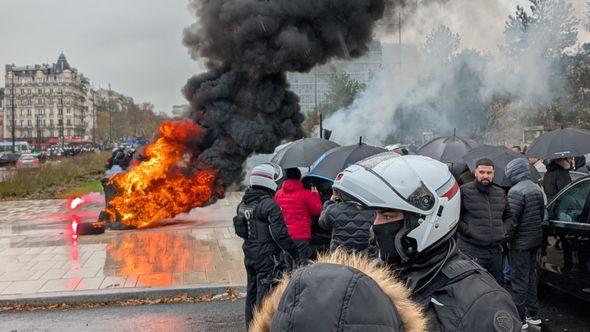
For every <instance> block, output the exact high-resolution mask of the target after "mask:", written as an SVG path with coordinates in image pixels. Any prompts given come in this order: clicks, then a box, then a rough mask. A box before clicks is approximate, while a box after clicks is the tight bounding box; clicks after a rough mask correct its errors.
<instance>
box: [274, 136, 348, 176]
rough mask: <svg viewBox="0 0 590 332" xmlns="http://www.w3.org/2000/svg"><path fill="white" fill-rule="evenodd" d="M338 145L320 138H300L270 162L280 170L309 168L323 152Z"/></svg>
mask: <svg viewBox="0 0 590 332" xmlns="http://www.w3.org/2000/svg"><path fill="white" fill-rule="evenodd" d="M338 146H339V145H338V144H336V143H334V142H332V141H328V140H325V139H321V138H315V137H312V138H302V139H299V140H296V141H294V142H291V143H289V144H287V145H286V146H285V147H283V148H282V149H280V150H278V151H277V152H276V153H275V155H274V156H273V157H272V159H271V162H273V163H275V164H278V165H280V166H281V167H282V168H285V169H287V168H293V167H309V166H311V164H313V162H314V161H316V160H317V159H318V158H319V157H320V156H321V155H322V154H324V152H326V151H328V150H330V149H332V148H335V147H338Z"/></svg>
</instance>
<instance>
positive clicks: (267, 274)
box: [233, 163, 297, 326]
mask: <svg viewBox="0 0 590 332" xmlns="http://www.w3.org/2000/svg"><path fill="white" fill-rule="evenodd" d="M281 176H282V171H281V168H280V167H279V166H277V165H274V164H270V163H265V164H261V165H258V166H256V167H254V168H253V169H252V172H251V173H250V177H249V180H250V187H249V188H248V189H247V190H246V193H245V194H244V197H243V198H242V201H241V203H240V204H239V205H238V208H237V215H236V216H235V217H234V219H233V221H234V228H235V231H236V234H237V235H238V236H239V237H241V238H243V239H244V244H243V245H242V249H243V250H244V264H245V265H246V274H247V279H248V285H247V295H246V325H247V326H248V325H250V321H251V320H252V316H253V311H254V308H255V306H256V305H258V304H260V303H261V301H262V299H263V297H264V296H265V295H266V293H267V292H268V291H269V290H270V287H271V285H272V282H273V281H274V279H278V278H279V277H280V273H281V271H282V270H284V269H285V265H284V264H282V262H284V261H286V260H287V261H290V262H293V261H295V259H296V258H297V248H296V247H295V244H294V243H293V241H292V240H291V238H290V237H289V233H288V231H287V226H286V225H285V220H284V218H283V214H282V212H281V209H280V207H279V205H278V204H277V203H276V202H275V200H274V199H273V195H274V194H275V191H276V190H277V183H276V181H277V180H278V179H280V178H281Z"/></svg>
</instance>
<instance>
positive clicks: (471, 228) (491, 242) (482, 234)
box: [458, 181, 512, 248]
mask: <svg viewBox="0 0 590 332" xmlns="http://www.w3.org/2000/svg"><path fill="white" fill-rule="evenodd" d="M486 189H487V190H486ZM511 227H512V216H511V213H510V207H509V206H508V203H507V201H506V195H505V194H504V190H503V189H501V188H499V187H496V186H489V187H487V186H486V187H484V186H482V185H480V184H479V183H478V182H477V181H473V182H470V183H467V184H464V185H462V186H461V217H460V219H459V230H458V232H459V238H460V239H461V240H463V241H465V242H468V243H470V244H472V245H475V246H479V247H485V248H492V247H496V246H498V245H500V244H501V243H502V242H503V241H504V240H505V239H506V238H507V236H508V232H509V231H510V229H511Z"/></svg>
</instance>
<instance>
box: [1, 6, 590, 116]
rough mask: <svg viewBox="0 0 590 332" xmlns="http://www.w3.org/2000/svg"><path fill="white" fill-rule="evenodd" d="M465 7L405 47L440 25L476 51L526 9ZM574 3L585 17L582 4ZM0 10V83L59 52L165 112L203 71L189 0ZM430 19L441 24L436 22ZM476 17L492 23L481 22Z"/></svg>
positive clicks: (426, 26) (408, 38) (408, 35)
mask: <svg viewBox="0 0 590 332" xmlns="http://www.w3.org/2000/svg"><path fill="white" fill-rule="evenodd" d="M482 1H483V0H482ZM471 2H473V1H472V0H453V1H452V2H451V3H446V4H445V5H442V6H439V5H433V6H431V7H429V8H423V9H422V10H421V14H418V15H416V16H417V17H416V19H415V20H416V22H414V24H415V26H417V27H420V29H416V31H407V32H405V33H404V42H420V43H421V42H423V38H424V36H425V35H426V34H427V33H428V32H430V31H431V30H432V29H434V28H435V27H436V26H438V25H439V24H447V25H449V26H450V27H451V29H452V30H453V31H455V32H459V33H460V34H461V37H462V43H463V44H464V45H462V46H463V47H475V48H482V44H483V45H484V46H485V44H495V42H494V43H490V39H491V40H494V39H497V38H500V37H501V34H502V31H503V23H504V22H505V20H506V18H507V15H508V14H510V13H513V12H514V9H515V7H516V4H522V5H527V4H528V0H485V2H482V3H481V4H480V3H479V1H477V2H476V3H477V7H481V8H480V9H479V10H477V11H476V10H475V9H477V8H472V9H471V10H470V12H472V13H475V14H476V15H473V19H474V20H476V21H475V22H470V21H469V20H466V19H465V17H464V15H461V14H462V12H464V11H465V8H464V7H461V6H464V5H465V4H466V3H467V4H469V3H471ZM574 3H576V4H577V9H578V10H579V12H580V13H582V12H584V6H583V3H584V0H574ZM482 4H484V5H483V6H482ZM437 6H438V7H437ZM457 6H458V8H456V7H457ZM0 13H2V16H1V18H0V66H1V67H0V71H1V72H2V75H0V85H1V86H4V65H5V64H12V63H14V64H16V65H30V64H38V63H53V62H55V61H56V60H57V57H58V56H59V53H60V51H63V52H64V54H65V55H66V57H67V59H68V61H69V63H70V65H72V66H74V67H75V68H77V69H78V70H79V71H80V72H82V73H83V74H84V75H86V76H87V77H88V78H90V79H91V81H92V84H93V85H94V86H95V88H98V87H99V86H102V87H105V88H106V87H108V83H109V82H110V83H111V84H112V88H113V89H114V90H116V91H118V92H121V93H124V94H126V95H128V96H131V97H133V98H134V99H135V100H136V102H152V103H153V104H154V105H155V106H156V110H157V111H164V112H170V111H171V109H172V105H174V104H183V103H186V101H185V100H184V98H183V97H182V95H181V93H180V89H181V88H182V87H183V86H184V83H185V82H186V80H187V79H188V78H190V77H191V76H192V75H194V74H196V73H199V72H201V71H202V70H203V69H202V67H201V66H200V65H199V64H198V63H197V62H195V61H193V60H192V59H190V57H189V56H188V53H187V50H186V48H185V47H184V45H182V30H183V29H184V28H185V27H187V26H188V25H190V24H191V23H193V22H195V21H196V18H194V17H193V15H192V13H190V12H189V11H188V0H0ZM435 14H437V15H435ZM433 16H440V17H442V18H443V19H442V20H441V21H440V22H438V21H435V20H432V19H431V18H432V17H433ZM424 17H426V19H425V18H424ZM482 17H484V18H487V19H486V20H485V21H486V22H492V23H493V24H490V25H489V26H486V24H482V23H481V22H479V21H478V20H480V19H481V18H482ZM490 19H491V21H490ZM474 25H477V26H478V29H474V28H473V27H474ZM581 32H582V33H583V34H587V33H585V31H581ZM586 37H587V36H586ZM385 40H386V41H387V38H385ZM484 48H485V47H484Z"/></svg>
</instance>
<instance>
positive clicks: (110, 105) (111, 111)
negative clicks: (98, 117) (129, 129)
mask: <svg viewBox="0 0 590 332" xmlns="http://www.w3.org/2000/svg"><path fill="white" fill-rule="evenodd" d="M112 94H113V91H112V90H111V83H109V144H111V145H112V144H113V120H112V117H113V116H112V113H113V96H112Z"/></svg>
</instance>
